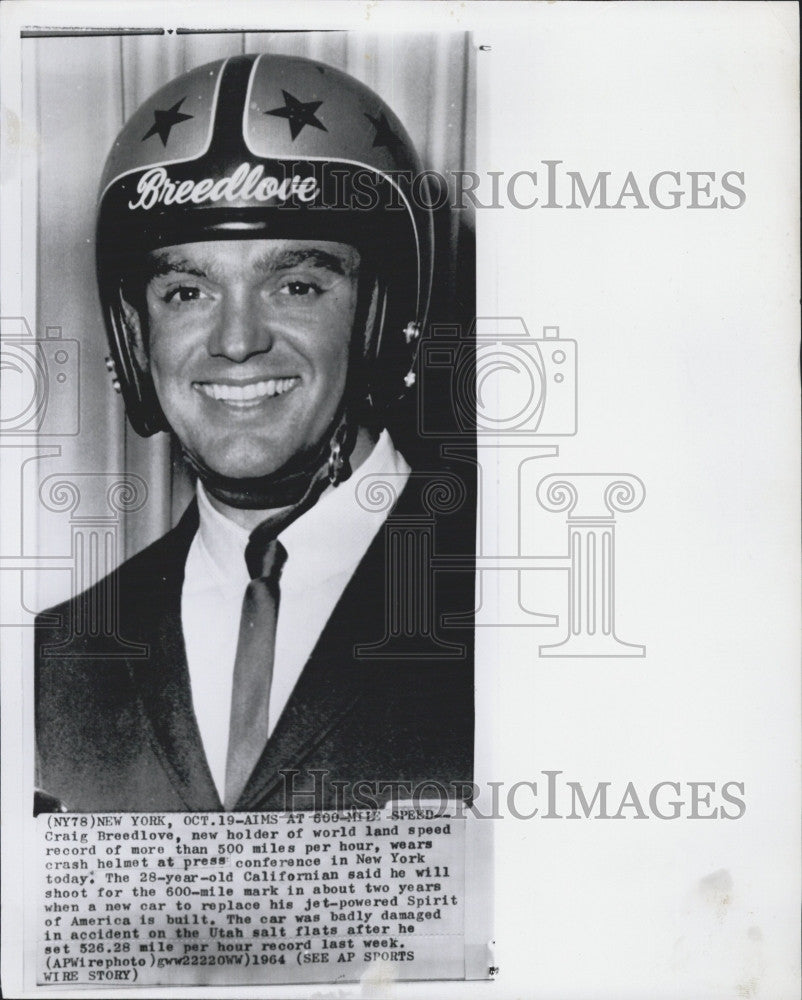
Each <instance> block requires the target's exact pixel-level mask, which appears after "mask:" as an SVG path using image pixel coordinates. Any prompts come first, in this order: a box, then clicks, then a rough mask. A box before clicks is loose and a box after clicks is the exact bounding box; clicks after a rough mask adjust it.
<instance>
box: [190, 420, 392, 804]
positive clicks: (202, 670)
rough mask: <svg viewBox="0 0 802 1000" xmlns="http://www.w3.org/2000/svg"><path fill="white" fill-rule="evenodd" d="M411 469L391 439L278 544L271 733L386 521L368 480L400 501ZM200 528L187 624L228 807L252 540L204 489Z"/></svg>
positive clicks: (213, 760)
mask: <svg viewBox="0 0 802 1000" xmlns="http://www.w3.org/2000/svg"><path fill="white" fill-rule="evenodd" d="M409 472H410V469H409V466H408V465H407V463H406V462H405V461H404V458H403V456H402V455H401V454H400V453H399V452H397V451H396V450H395V447H394V446H393V442H392V440H391V438H390V435H389V434H388V433H387V431H383V432H382V434H381V436H380V438H379V440H378V442H377V443H376V446H375V447H374V449H373V451H372V452H371V453H370V455H369V456H368V457H367V459H366V460H365V461H364V462H363V463H362V465H360V466H359V468H358V469H357V470H356V471H355V472H354V474H353V475H352V476H351V478H350V479H348V480H346V482H344V483H341V484H340V485H339V486H337V487H336V488H332V487H328V488H327V489H326V490H325V492H324V493H323V494H322V495H321V497H320V499H319V500H318V502H317V503H316V504H315V505H314V507H311V508H310V509H309V510H308V511H307V512H306V513H305V514H303V515H302V516H301V517H299V518H298V519H297V520H296V521H293V522H292V524H290V525H289V526H288V527H287V528H285V530H284V531H282V532H281V534H280V535H279V536H278V537H279V539H280V541H281V543H282V545H283V546H284V548H285V549H286V550H287V561H286V563H285V565H284V569H283V570H282V573H281V581H280V589H281V598H280V603H279V615H278V624H277V628H276V648H275V655H274V659H273V680H272V684H271V688H270V723H269V725H270V732H271V733H272V732H273V729H274V728H275V725H276V722H277V721H278V718H279V716H280V715H281V713H282V711H283V710H284V706H285V705H286V704H287V700H288V699H289V696H290V694H291V693H292V689H293V688H294V687H295V683H296V681H297V680H298V677H299V676H300V674H301V671H302V670H303V668H304V666H305V664H306V661H307V660H308V659H309V655H310V653H311V652H312V650H313V649H314V646H315V644H316V642H317V640H318V638H319V637H320V633H321V632H322V631H323V627H324V626H325V624H326V622H327V621H328V619H329V617H330V615H331V612H332V611H333V610H334V607H335V605H336V604H337V602H338V600H339V599H340V597H341V596H342V593H343V591H344V590H345V587H346V585H347V583H348V581H349V580H350V579H351V576H352V575H353V573H354V570H355V569H356V567H357V566H358V565H359V562H360V561H361V559H362V557H363V556H364V554H365V552H367V550H368V548H369V546H370V543H371V542H372V541H373V539H374V537H375V536H376V534H377V533H378V531H379V529H380V528H381V526H382V524H383V523H384V521H385V520H386V518H387V511H369V510H366V509H365V508H364V507H362V506H361V505H360V504H359V503H358V502H357V499H356V496H355V491H356V487H357V484H358V483H359V482H360V480H362V479H363V478H364V477H365V476H371V475H388V474H389V475H390V476H392V477H393V479H392V481H393V483H394V485H396V491H397V492H400V490H401V489H402V488H403V486H404V484H405V482H406V478H407V477H408V476H409ZM197 495H198V510H199V513H200V526H199V529H198V531H197V533H196V535H195V537H194V539H193V540H192V544H191V546H190V549H189V555H188V556H187V563H186V570H185V576H184V587H183V590H182V592H181V624H182V627H183V630H184V643H185V647H186V653H187V664H188V667H189V677H190V683H191V685H192V702H193V706H194V709H195V718H196V719H197V722H198V728H199V729H200V734H201V739H202V740H203V746H204V749H205V751H206V759H207V760H208V762H209V768H210V770H211V772H212V777H213V778H214V783H215V785H216V786H217V790H218V793H219V794H220V797H221V798H222V797H223V794H224V791H225V776H226V755H227V752H228V725H229V713H230V708H231V687H232V681H233V674H234V659H235V656H236V651H237V639H238V636H239V625H240V614H241V611H242V599H243V596H244V594H245V588H246V587H247V586H248V583H249V582H250V577H249V576H248V570H247V567H246V565H245V546H246V545H247V543H248V537H249V534H250V532H249V531H247V530H246V529H245V528H241V527H240V526H239V525H238V524H235V523H234V522H233V521H230V520H229V519H228V518H227V517H226V516H225V515H224V514H221V513H220V511H218V510H216V509H215V508H214V507H213V506H212V504H211V503H210V501H209V498H208V496H207V494H206V492H205V490H204V488H203V486H202V484H201V483H200V482H199V483H198V488H197Z"/></svg>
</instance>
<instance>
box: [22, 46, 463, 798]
mask: <svg viewBox="0 0 802 1000" xmlns="http://www.w3.org/2000/svg"><path fill="white" fill-rule="evenodd" d="M420 169H421V168H420V163H419V161H418V159H417V155H416V153H415V151H414V149H413V147H412V144H411V142H410V140H409V137H408V136H407V135H406V133H405V131H404V129H403V127H402V125H401V123H400V122H399V121H398V120H397V118H395V116H394V115H393V113H392V111H391V110H390V109H389V108H388V107H387V105H386V104H384V102H383V101H381V99H380V98H379V97H377V95H376V94H374V93H373V92H372V91H370V90H369V89H368V88H366V87H365V86H363V85H362V84H360V83H358V82H357V81H356V80H354V79H352V78H351V77H349V76H347V75H345V74H343V73H341V72H339V71H337V70H334V69H332V68H331V67H328V66H324V65H322V64H319V63H315V62H311V61H309V60H304V59H297V58H292V57H286V56H259V57H254V56H241V57H236V58H232V59H228V60H222V61H219V62H216V63H211V64H208V65H206V66H202V67H199V68H197V69H195V70H192V71H190V72H189V73H187V74H185V75H184V76H182V77H179V78H178V79H176V80H174V81H172V82H171V83H169V84H167V85H166V86H165V87H163V88H162V89H161V90H160V91H158V92H157V93H156V94H154V95H153V97H151V98H150V99H149V100H148V101H146V102H145V104H143V105H142V107H140V108H139V109H138V111H136V112H135V114H134V115H133V116H132V117H131V119H130V120H129V122H128V123H127V124H126V125H125V127H124V128H123V130H122V132H121V133H120V135H119V136H118V138H117V141H116V143H115V144H114V147H113V149H112V151H111V153H110V155H109V158H108V160H107V163H106V168H105V172H104V176H103V179H102V182H101V194H100V201H99V210H98V223H97V271H98V285H99V291H100V300H101V305H102V308H103V312H104V317H105V321H106V327H107V332H108V337H109V343H110V347H111V358H110V361H109V364H110V367H111V368H112V370H113V375H114V378H115V388H117V389H118V391H120V392H121V393H122V395H123V399H124V401H125V406H126V413H127V415H128V418H129V420H130V422H131V424H132V425H133V427H134V428H135V429H136V430H137V431H138V432H139V433H140V434H142V435H145V436H147V435H150V434H153V433H155V432H158V431H167V432H168V433H171V434H172V435H174V436H175V438H176V439H177V441H178V442H179V444H180V446H181V449H182V452H183V455H184V457H185V459H186V462H187V463H188V465H189V467H190V468H191V470H192V471H193V472H194V474H195V475H196V478H197V491H196V492H197V495H196V499H195V501H193V503H192V504H191V506H190V507H189V509H188V510H187V512H186V513H185V515H184V516H183V518H182V519H181V521H180V523H179V524H178V525H177V526H176V527H175V528H174V529H173V530H172V531H170V532H169V533H168V534H167V535H166V536H165V537H164V538H162V539H160V540H159V541H157V542H156V543H155V544H154V545H152V546H150V547H149V548H148V549H145V550H144V551H143V552H141V553H139V554H138V555H137V556H135V557H134V558H133V559H131V560H129V561H128V562H126V563H124V564H123V565H122V566H121V567H120V568H119V569H118V570H117V571H116V572H115V573H113V574H112V575H111V576H110V577H108V578H106V579H105V580H103V581H101V582H100V583H99V584H98V585H96V586H95V587H93V588H91V589H90V590H89V591H87V592H85V593H83V594H79V595H78V596H77V597H75V598H74V599H73V600H72V601H69V602H67V603H65V604H64V605H61V606H59V607H58V608H54V609H51V610H50V611H49V612H47V613H46V614H44V615H42V616H40V618H39V620H38V628H37V675H36V727H37V770H38V776H37V782H38V785H39V787H40V788H41V789H42V790H43V792H44V793H45V794H46V797H47V798H46V799H45V797H40V804H41V803H43V802H45V801H47V802H56V803H59V804H60V806H61V807H62V808H65V809H69V810H76V811H134V810H146V809H149V810H163V811H182V810H219V809H236V810H256V809H290V810H294V809H304V808H308V809H312V808H317V809H319V808H331V807H334V808H344V807H348V806H362V807H368V808H374V807H376V806H377V805H381V804H383V803H385V802H387V801H388V800H390V799H398V798H405V797H406V798H409V797H410V796H412V795H415V794H418V795H419V794H427V797H431V795H432V794H436V795H440V796H442V795H444V794H448V795H450V796H454V795H460V794H464V793H465V789H466V786H468V785H469V783H470V779H471V775H472V756H473V752H472V747H473V687H472V663H471V643H472V633H471V628H470V609H471V608H472V606H473V578H472V573H471V572H470V567H468V568H467V569H468V571H467V572H465V573H462V574H460V573H454V572H452V573H449V574H441V575H440V580H439V584H438V580H437V576H436V575H435V574H433V573H432V570H431V567H430V565H429V564H428V563H427V562H426V561H425V560H424V561H423V562H421V561H420V560H418V561H416V558H414V553H413V552H412V550H411V549H408V548H407V549H404V553H403V555H402V556H399V551H400V550H399V548H398V546H399V544H401V545H404V546H407V547H408V545H409V539H410V538H413V537H417V536H416V535H415V531H418V533H419V526H420V524H422V523H426V524H428V523H430V522H431V517H432V509H433V508H432V506H431V486H432V483H433V480H432V478H431V476H427V475H423V474H422V473H417V472H416V473H412V472H411V470H410V467H409V465H408V464H407V462H406V460H405V458H404V457H403V456H402V455H401V453H400V452H399V451H398V450H397V449H396V447H395V444H394V442H393V440H392V438H391V436H390V434H389V432H388V430H387V429H386V423H387V413H388V412H389V411H390V410H391V409H392V407H393V405H394V403H395V402H397V400H398V398H399V397H400V396H402V395H403V393H404V392H405V391H406V389H408V388H409V387H410V385H411V384H413V382H414V374H413V372H412V369H413V365H414V358H415V351H416V347H417V341H418V339H419V337H420V334H421V331H422V329H423V327H424V324H425V320H426V313H427V308H428V301H429V293H430V284H431V267H432V219H431V212H430V211H429V210H428V209H427V208H426V207H422V206H421V205H419V204H417V203H416V202H415V199H413V198H412V197H411V193H410V192H411V187H410V182H411V180H412V178H413V177H414V176H415V175H417V174H418V173H419V172H420ZM365 483H376V484H381V486H382V489H385V490H387V489H389V490H390V492H391V493H392V494H393V496H394V497H395V503H394V505H393V506H392V509H389V508H388V506H387V505H381V504H375V503H371V502H366V501H365V499H364V494H365V491H364V489H363V494H362V499H360V492H359V489H360V484H363V486H364V484H365ZM461 523H462V527H461V529H460V530H462V531H464V532H470V533H471V537H472V532H473V521H472V518H471V517H470V513H469V516H468V517H467V518H463V521H462V522H461ZM416 526H418V527H416ZM399 539H402V541H399ZM412 570H414V572H412ZM399 574H400V576H399ZM416 574H417V575H416ZM443 578H447V579H448V587H447V589H444V588H443V587H442V585H441V584H442V583H443ZM455 578H462V580H463V583H462V584H460V585H456V584H454V580H455ZM435 584H438V585H435ZM402 601H406V602H407V604H406V606H407V608H408V607H409V606H414V608H415V609H417V614H416V615H412V616H411V618H410V617H409V616H407V617H405V614H406V612H405V611H403V609H402V608H401V605H400V604H399V602H402ZM118 609H119V613H118ZM446 611H449V612H451V613H452V614H453V613H455V612H456V613H458V614H459V615H460V616H461V619H460V620H461V623H462V627H458V628H453V629H451V631H450V632H449V633H448V641H443V640H441V639H439V638H437V637H436V636H435V635H434V632H435V631H437V629H438V628H439V624H440V622H441V619H442V617H443V614H444V612H446ZM111 612H114V613H111ZM413 619H414V621H417V622H418V625H419V628H417V630H416V628H413V627H410V622H411V621H412V620H413ZM87 622H91V623H94V624H93V626H92V627H87ZM433 622H434V623H435V625H436V626H437V628H433V627H432V623H433ZM109 623H113V625H114V627H119V630H120V635H121V636H122V637H124V639H125V640H126V642H128V643H129V644H131V643H133V644H136V648H137V649H139V650H141V652H139V653H137V652H134V651H133V650H134V648H135V647H134V646H132V647H131V648H132V655H131V656H130V657H122V658H108V657H107V656H104V654H103V653H102V648H103V644H102V642H101V640H102V638H103V636H104V630H105V631H106V632H107V631H108V628H109ZM391 633H392V635H393V636H394V638H395V639H400V640H402V642H401V646H400V647H399V645H398V643H395V644H393V643H391V644H389V645H388V643H387V642H385V641H384V640H385V639H386V638H387V636H388V635H389V634H391ZM404 644H406V645H404ZM399 649H400V650H401V651H400V652H399ZM404 649H406V654H405V653H404ZM426 785H428V793H424V792H422V789H424V787H425V786H426Z"/></svg>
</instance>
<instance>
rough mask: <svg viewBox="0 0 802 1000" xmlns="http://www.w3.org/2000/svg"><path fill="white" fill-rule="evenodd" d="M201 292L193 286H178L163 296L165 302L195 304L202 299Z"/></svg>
mask: <svg viewBox="0 0 802 1000" xmlns="http://www.w3.org/2000/svg"><path fill="white" fill-rule="evenodd" d="M204 297H205V296H204V294H203V292H202V291H201V290H200V288H198V287H196V286H195V285H179V286H178V288H171V289H170V291H169V292H167V293H166V294H165V296H164V301H165V302H197V301H198V299H201V298H204Z"/></svg>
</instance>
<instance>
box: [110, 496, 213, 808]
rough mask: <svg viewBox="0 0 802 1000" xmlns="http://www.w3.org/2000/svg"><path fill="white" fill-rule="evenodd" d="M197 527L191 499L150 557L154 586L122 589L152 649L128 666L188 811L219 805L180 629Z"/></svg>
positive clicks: (154, 743)
mask: <svg viewBox="0 0 802 1000" xmlns="http://www.w3.org/2000/svg"><path fill="white" fill-rule="evenodd" d="M197 526H198V508H197V504H196V503H195V502H194V501H193V503H192V504H190V506H189V507H188V509H187V511H186V513H185V514H184V516H183V517H182V518H181V521H180V522H179V524H178V526H177V527H176V528H174V529H173V531H171V532H169V533H168V534H167V535H165V537H164V538H163V539H162V540H161V541H160V542H158V543H156V545H155V546H154V547H153V548H152V549H151V551H150V553H149V555H150V568H151V572H150V573H149V574H148V575H147V578H148V583H149V584H150V583H151V582H152V581H153V580H154V579H155V580H156V581H157V582H156V586H155V587H149V588H148V590H147V591H145V590H144V589H143V588H136V582H137V581H132V584H133V588H131V586H130V585H127V586H126V588H125V590H126V591H127V592H131V590H133V592H134V593H136V594H137V597H136V599H135V600H134V601H133V603H132V605H131V606H130V607H128V608H126V609H124V614H126V615H127V616H128V617H129V618H130V620H131V622H132V632H131V634H139V635H142V637H143V639H144V640H145V641H146V642H147V643H148V645H149V647H150V655H149V656H148V657H147V658H145V659H140V660H130V661H129V663H128V667H129V671H130V674H131V680H132V683H133V684H134V687H135V690H136V691H137V692H138V698H139V705H140V711H141V715H142V722H143V725H145V726H146V727H147V728H148V729H149V731H150V735H151V745H152V747H153V749H154V751H155V753H156V756H157V757H158V758H159V761H160V763H161V765H162V767H163V768H164V770H165V771H166V773H167V775H168V777H169V778H170V781H171V783H172V785H173V787H174V788H175V790H176V792H177V794H178V796H179V797H180V799H181V801H182V802H183V803H184V806H185V807H186V808H187V809H190V810H209V811H215V810H219V809H221V808H222V803H221V802H220V798H219V796H218V794H217V790H216V788H215V785H214V782H213V780H212V776H211V773H210V771H209V766H208V763H207V761H206V754H205V752H204V749H203V743H202V740H201V736H200V732H199V730H198V724H197V721H196V719H195V713H194V710H193V707H192V691H191V688H190V680H189V670H188V668H187V658H186V651H185V648H184V638H183V631H182V628H181V588H182V586H183V582H184V566H185V563H186V560H187V555H188V553H189V547H190V544H191V542H192V538H193V536H194V535H195V532H196V531H197ZM154 565H155V568H156V571H157V572H156V573H155V574H154V573H153V572H152V568H153V566H154ZM144 576H145V574H143V578H144ZM134 626H135V628H136V631H135V632H134V631H133V627H134Z"/></svg>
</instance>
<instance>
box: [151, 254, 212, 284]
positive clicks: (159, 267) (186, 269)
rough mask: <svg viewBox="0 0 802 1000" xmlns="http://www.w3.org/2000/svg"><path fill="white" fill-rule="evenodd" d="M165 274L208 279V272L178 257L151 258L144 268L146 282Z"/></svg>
mask: <svg viewBox="0 0 802 1000" xmlns="http://www.w3.org/2000/svg"><path fill="white" fill-rule="evenodd" d="M165 274H191V275H193V276H194V277H196V278H205V277H207V275H206V271H204V270H203V268H202V267H198V266H197V264H190V262H189V261H188V260H183V259H181V258H176V257H155V256H154V257H149V258H148V259H147V261H146V263H145V267H144V278H145V282H146V283H147V282H148V281H151V280H152V279H153V278H158V277H160V276H161V275H165Z"/></svg>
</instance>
